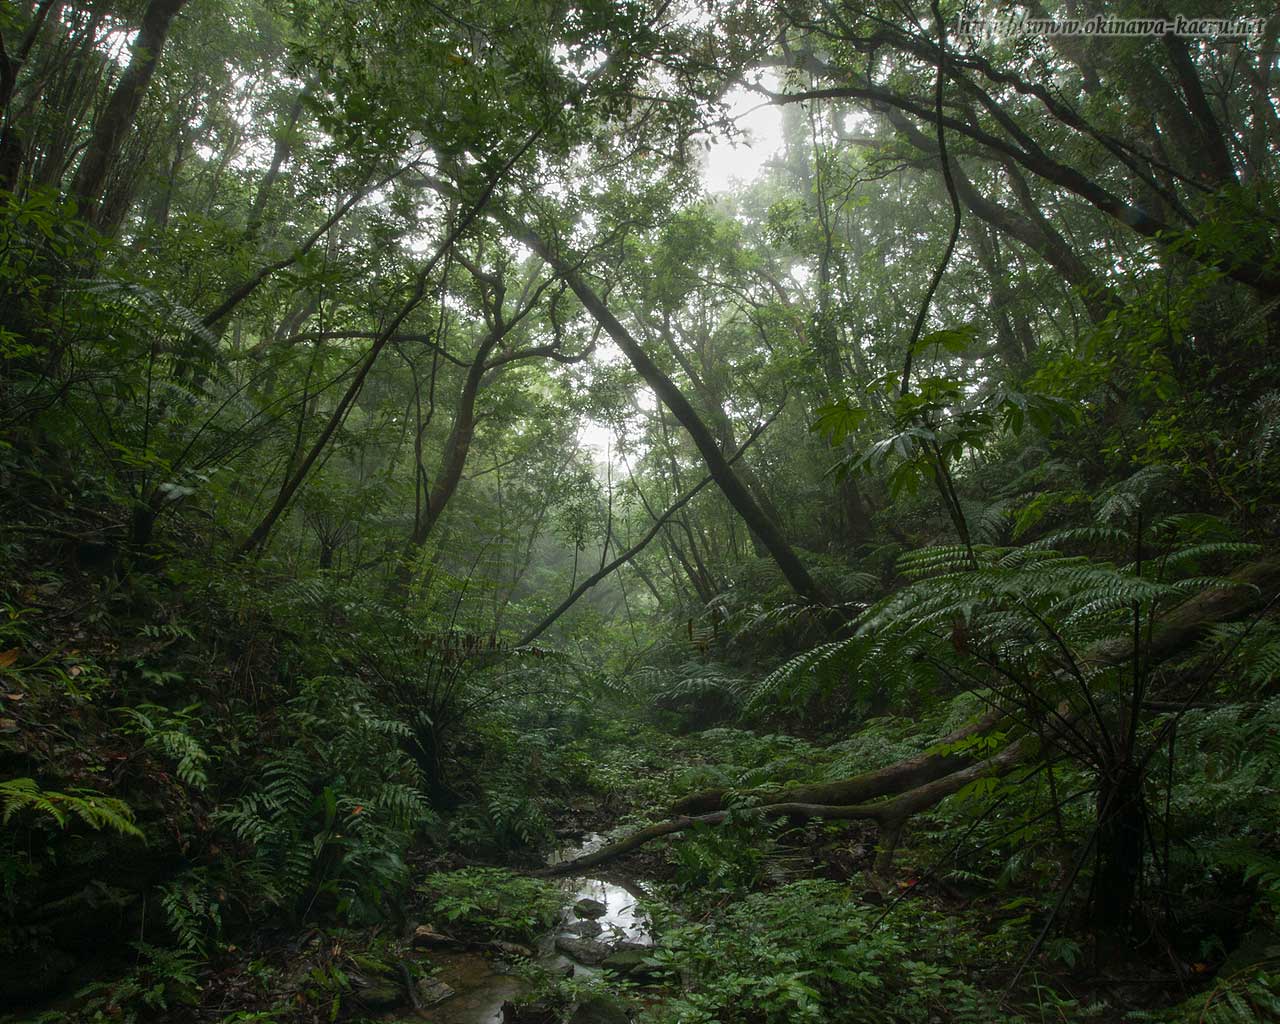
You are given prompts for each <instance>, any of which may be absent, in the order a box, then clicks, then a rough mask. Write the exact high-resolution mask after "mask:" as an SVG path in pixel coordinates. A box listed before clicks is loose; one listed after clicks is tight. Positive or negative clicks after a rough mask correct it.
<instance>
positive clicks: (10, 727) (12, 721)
mask: <svg viewBox="0 0 1280 1024" xmlns="http://www.w3.org/2000/svg"><path fill="white" fill-rule="evenodd" d="M17 731H18V720H17V719H16V718H0V732H17Z"/></svg>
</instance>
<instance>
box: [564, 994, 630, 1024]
mask: <svg viewBox="0 0 1280 1024" xmlns="http://www.w3.org/2000/svg"><path fill="white" fill-rule="evenodd" d="M630 1022H631V1018H630V1017H629V1016H628V1015H627V1010H626V1007H625V1006H624V1005H623V1004H622V1003H621V1002H619V1001H618V1000H617V999H615V998H613V996H608V995H604V994H603V993H595V994H592V995H589V996H584V997H583V999H582V1001H581V1002H580V1003H578V1005H577V1006H576V1007H574V1010H573V1013H572V1014H571V1015H570V1017H569V1020H568V1021H567V1024H630Z"/></svg>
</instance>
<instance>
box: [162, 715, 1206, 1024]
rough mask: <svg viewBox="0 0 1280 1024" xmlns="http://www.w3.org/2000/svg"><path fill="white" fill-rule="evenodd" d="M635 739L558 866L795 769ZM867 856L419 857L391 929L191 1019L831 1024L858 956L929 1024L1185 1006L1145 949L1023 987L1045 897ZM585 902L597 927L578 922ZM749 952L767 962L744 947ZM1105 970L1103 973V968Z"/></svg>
mask: <svg viewBox="0 0 1280 1024" xmlns="http://www.w3.org/2000/svg"><path fill="white" fill-rule="evenodd" d="M644 741H645V742H644V744H643V747H640V746H637V745H636V744H635V743H634V742H633V743H630V744H628V745H627V746H626V747H625V748H619V749H616V750H613V751H609V750H598V754H599V755H600V756H601V758H602V759H601V761H600V762H598V764H599V767H600V768H601V769H602V770H603V773H604V774H605V775H607V776H610V775H625V776H627V777H628V778H629V782H628V784H627V785H626V786H625V787H622V788H613V789H611V790H609V791H607V792H595V793H582V792H580V793H576V794H573V795H571V796H568V797H565V796H564V795H561V796H560V797H558V798H557V799H555V800H553V801H551V803H553V804H554V805H555V806H554V809H553V814H554V829H553V831H554V834H555V836H556V839H555V843H556V845H557V849H558V851H559V853H560V855H562V856H572V855H575V854H576V853H579V852H582V851H583V850H588V849H593V848H594V847H595V845H598V844H599V842H601V841H602V835H603V833H606V832H609V831H611V830H613V831H616V832H625V831H626V830H627V829H628V828H630V827H634V825H635V824H636V823H638V822H642V821H645V820H649V819H651V818H654V817H661V816H662V814H663V813H664V809H665V805H666V803H668V802H669V799H668V798H669V796H670V795H671V794H673V793H678V792H679V791H680V790H681V789H685V788H688V784H689V782H690V781H691V780H700V779H704V778H706V777H709V776H711V775H715V774H717V773H724V772H726V771H730V772H731V771H732V770H733V764H732V762H733V761H734V760H737V759H738V758H740V757H741V756H742V755H743V753H744V752H745V751H747V750H756V752H757V753H759V752H760V750H761V748H767V747H769V746H770V745H774V746H776V745H777V744H778V743H781V744H782V745H783V746H786V747H789V748H791V749H793V750H801V751H803V750H804V749H805V747H804V745H803V741H798V740H794V739H792V738H780V737H776V736H773V737H763V738H761V737H757V736H754V735H753V734H751V733H749V732H746V731H743V730H737V729H718V730H712V731H711V732H710V733H704V734H693V735H689V736H683V737H678V738H677V737H672V736H669V735H663V734H646V735H645V736H644ZM815 749H816V748H815ZM610 755H613V756H614V757H615V758H616V759H617V760H616V761H614V762H612V763H610V762H609V761H608V760H607V759H608V757H609V756H610ZM640 762H643V763H645V769H644V770H638V766H639V763H640ZM655 798H656V799H655ZM876 838H877V837H876V834H875V829H874V827H873V826H870V825H868V824H866V823H853V824H849V823H839V824H836V823H831V824H822V823H809V824H807V825H804V826H803V827H796V828H787V827H774V828H768V829H766V828H762V827H761V826H759V825H757V824H752V823H751V822H750V821H749V818H744V820H743V822H742V823H740V824H738V825H735V826H733V827H732V828H730V829H728V830H723V831H722V832H714V831H712V830H710V829H708V830H705V831H697V832H694V833H692V834H689V835H687V836H685V837H682V838H679V839H675V840H674V841H670V842H663V843H654V844H650V845H649V846H646V847H644V848H642V849H641V850H638V851H636V852H634V853H631V854H629V855H627V856H625V857H623V858H620V859H619V860H617V861H616V862H614V863H611V864H610V865H609V866H608V867H607V868H601V869H597V870H596V871H595V872H592V874H591V876H590V877H572V878H568V879H560V880H557V881H551V882H543V881H541V880H538V879H535V878H531V877H529V876H530V873H531V871H533V865H535V864H536V863H537V860H538V856H535V854H534V853H533V852H532V851H529V852H526V853H525V854H524V855H522V856H518V857H517V858H516V859H515V862H510V861H509V862H508V865H507V866H498V865H497V863H496V861H495V860H494V859H492V858H491V859H489V860H488V861H487V862H485V863H478V862H476V861H474V860H472V859H470V858H468V857H465V856H463V855H461V854H460V853H459V852H458V851H456V850H455V851H441V850H439V849H424V850H421V851H419V852H418V853H417V854H416V855H415V858H414V861H413V874H414V877H415V879H418V880H425V884H419V885H418V886H417V888H416V891H415V895H414V896H413V898H412V899H411V900H410V902H409V903H408V904H407V905H405V906H403V907H401V908H400V909H399V911H398V913H397V914H396V915H395V916H396V917H397V918H398V925H397V926H394V927H392V926H381V927H376V928H369V929H335V928H328V927H324V928H322V927H314V928H304V929H301V930H298V931H295V932H289V933H285V932H271V931H268V932H262V933H259V934H258V935H257V936H256V937H255V939H254V941H253V943H252V944H251V945H249V946H246V947H244V948H237V947H235V946H229V947H227V948H226V949H225V950H224V952H223V953H222V955H221V956H220V957H219V958H217V959H215V960H214V961H213V962H211V963H210V964H209V966H208V968H207V969H206V970H205V971H204V972H203V973H202V975H201V977H200V979H199V984H200V994H199V1000H198V1002H199V1009H200V1012H201V1014H202V1016H204V1017H205V1018H206V1019H209V1018H213V1019H219V1020H227V1021H238V1022H248V1021H274V1020H276V1019H284V1018H283V1017H279V1018H278V1017H277V1016H276V1015H280V1014H281V1012H282V1011H283V1010H286V1008H287V1010H288V1019H291V1020H301V1019H312V1020H316V1021H320V1020H326V1019H328V1020H337V1019H340V1020H361V1019H369V1020H381V1021H412V1020H421V1021H431V1022H436V1024H491V1022H493V1024H496V1022H505V1024H549V1022H552V1021H563V1020H568V1021H573V1022H575V1024H589V1022H597V1024H599V1022H605V1024H609V1022H616V1024H623V1022H625V1021H627V1020H629V1019H637V1018H639V1019H643V1020H653V1021H679V1022H683V1021H691V1022H692V1021H702V1020H708V1021H710V1020H724V1021H730V1020H732V1021H738V1020H742V1021H779V1022H782V1021H790V1020H797V1021H802V1020H814V1021H827V1020H841V1019H845V1016H844V1014H843V1013H842V1012H841V1011H840V1008H839V1007H837V1006H826V1007H825V1008H824V1001H823V999H822V997H821V993H822V992H824V991H826V990H828V989H829V987H830V985H829V983H830V982H831V981H833V980H834V981H839V982H842V983H847V982H848V979H847V978H845V977H844V976H843V972H844V971H845V970H846V969H847V968H846V967H843V966H842V965H841V964H840V962H839V956H834V957H833V951H834V950H837V949H847V948H850V947H852V946H853V945H860V952H859V955H860V956H861V957H862V958H863V959H864V960H867V961H868V962H870V963H872V964H874V963H876V962H877V961H880V962H883V963H884V966H885V968H886V975H889V974H893V973H895V972H894V971H890V970H888V968H889V964H888V962H887V959H888V957H890V956H893V957H899V958H901V962H900V963H899V964H898V965H896V969H897V970H898V971H900V970H901V967H902V964H904V963H905V965H906V966H907V970H908V975H910V974H911V973H916V974H918V977H919V982H920V984H919V990H920V995H921V998H923V999H925V1000H926V1001H927V1002H930V1003H933V1004H934V1006H935V1010H936V1013H935V1014H934V1015H933V1016H931V1017H928V1018H922V1019H934V1020H939V1021H944V1020H974V1021H983V1020H990V1021H1006V1020H1007V1021H1023V1020H1025V1021H1068V1020H1071V1021H1074V1020H1082V1021H1083V1020H1093V1021H1102V1022H1112V1021H1114V1022H1121V1021H1131V1020H1137V1019H1160V1018H1159V1017H1143V1016H1142V1015H1141V1013H1139V1015H1138V1016H1134V1012H1135V1011H1151V1010H1153V1009H1155V1008H1158V1007H1161V1006H1172V1005H1173V1004H1175V1003H1178V1002H1180V1001H1182V1000H1183V999H1186V998H1187V997H1188V996H1190V995H1192V994H1193V993H1192V992H1191V991H1190V990H1189V989H1188V988H1187V987H1186V986H1185V982H1181V981H1179V979H1177V978H1176V977H1174V976H1172V975H1171V972H1170V971H1169V968H1168V965H1167V964H1164V965H1161V964H1160V963H1159V962H1158V961H1156V960H1154V959H1153V958H1152V956H1151V955H1150V951H1149V950H1144V951H1143V952H1141V953H1140V954H1138V955H1136V956H1135V955H1131V954H1124V951H1123V950H1121V949H1120V948H1118V947H1115V948H1112V949H1111V950H1110V951H1106V950H1098V951H1087V952H1086V951H1083V950H1072V949H1071V948H1070V946H1068V945H1066V944H1065V943H1064V944H1059V945H1058V946H1056V947H1050V948H1051V949H1052V950H1053V952H1052V954H1051V955H1048V956H1046V955H1041V956H1039V957H1037V958H1036V961H1035V963H1034V964H1033V965H1032V967H1031V969H1030V970H1027V971H1022V972H1019V971H1018V970H1017V969H1018V965H1019V963H1020V961H1021V958H1022V954H1023V953H1024V952H1025V951H1026V950H1027V949H1029V948H1030V946H1031V943H1032V942H1033V939H1034V934H1035V932H1036V931H1037V930H1038V928H1039V926H1040V925H1041V923H1042V921H1043V919H1044V915H1043V912H1042V911H1041V910H1040V906H1041V904H1040V902H1039V899H1038V898H1039V897H1040V896H1042V895H1043V894H1042V893H1037V892H1035V890H1034V887H1033V886H1031V885H1023V886H1018V885H1008V884H1001V885H989V884H987V883H986V882H984V881H983V880H981V879H979V878H978V877H977V875H978V874H979V872H978V871H976V870H975V871H973V872H966V871H965V870H963V868H962V867H959V868H955V869H954V870H949V871H939V870H935V869H934V868H935V866H936V865H935V864H934V863H933V859H934V858H935V856H936V853H937V847H936V842H935V839H936V837H931V835H930V830H929V828H928V826H927V825H925V826H924V827H923V828H922V829H921V830H920V842H919V844H918V845H913V844H909V845H908V846H907V847H906V848H905V849H903V850H902V851H901V853H900V856H899V858H898V861H897V865H896V868H897V870H896V871H895V876H894V878H893V879H892V881H891V884H890V887H889V889H888V891H886V889H885V887H884V885H883V883H882V882H881V884H873V880H872V876H871V874H870V871H871V868H872V862H873V859H874V852H875V844H876ZM544 853H545V851H544ZM975 867H977V865H975ZM445 880H451V881H445ZM584 898H587V899H597V900H598V901H599V902H600V903H601V904H603V909H601V908H595V907H590V906H588V907H586V908H585V910H584V908H583V907H582V905H581V904H580V901H581V900H582V899H584ZM832 910H835V911H836V912H837V914H836V916H837V917H842V918H843V919H844V922H843V926H841V925H840V924H839V923H837V922H836V921H835V920H834V919H833V916H832V914H831V913H830V911H832ZM601 926H602V927H603V932H601V931H599V930H597V928H598V927H601ZM619 926H620V927H619ZM878 934H879V935H882V936H883V950H882V951H880V952H877V943H878V942H879V941H880V940H878V939H877V935H878ZM566 940H567V942H566ZM752 943H763V944H764V945H765V946H766V947H768V948H766V949H764V950H763V951H762V950H761V949H758V948H757V949H748V948H747V946H748V945H750V944H752ZM1090 953H1092V954H1093V956H1090V955H1089V954H1090ZM618 954H621V955H618ZM1122 954H1124V955H1122ZM1099 955H1106V956H1109V957H1110V958H1111V959H1110V962H1109V963H1107V964H1105V965H1104V966H1102V967H1099V965H1098V964H1097V963H1096V962H1095V961H1094V959H1093V958H1094V957H1096V956H1099ZM606 957H607V958H608V959H606ZM602 961H604V963H603V965H602ZM786 966H789V967H790V968H791V972H792V974H793V975H794V977H795V978H797V979H806V980H805V981H804V982H803V983H801V985H800V987H798V988H795V989H793V990H792V991H787V988H786V985H785V984H783V983H782V981H781V977H782V975H781V972H780V973H779V978H780V982H779V987H778V991H777V993H776V998H775V1000H774V1004H773V1005H769V1004H768V1003H767V1002H766V1003H765V1004H763V1005H754V1004H753V1005H750V1006H748V1005H746V1004H745V1003H744V1004H742V1005H738V1003H737V998H738V997H737V995H736V994H735V984H738V982H739V980H740V972H746V971H749V970H756V971H761V970H775V971H780V968H783V967H786ZM1015 974H1020V978H1019V979H1018V981H1017V983H1016V985H1015V987H1014V988H1013V989H1012V991H1006V989H1007V988H1008V987H1009V986H1010V982H1011V981H1014V979H1015ZM809 979H812V980H809ZM899 980H902V979H899ZM864 983H865V984H864V986H863V989H864V990H863V991H862V994H861V997H862V998H865V999H867V1000H871V1001H874V1000H877V999H886V1000H887V999H899V998H901V997H902V992H901V991H895V979H894V978H892V977H885V978H871V979H864ZM854 991H855V992H856V991H858V988H857V986H854ZM810 994H812V998H811V997H810ZM752 998H753V999H754V1000H756V1001H757V1002H758V996H753V997H752ZM948 1000H953V1001H954V1000H959V1003H956V1002H952V1003H950V1004H948ZM717 1007H719V1008H720V1009H719V1010H717ZM829 1011H834V1012H829ZM184 1012H185V1011H184ZM708 1014H710V1016H708ZM179 1016H181V1015H179ZM173 1019H175V1020H176V1019H178V1018H177V1017H175V1018H173ZM849 1019H862V1018H861V1017H857V1018H849ZM886 1019H887V1018H886ZM895 1019H896V1018H895Z"/></svg>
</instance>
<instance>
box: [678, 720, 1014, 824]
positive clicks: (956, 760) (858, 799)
mask: <svg viewBox="0 0 1280 1024" xmlns="http://www.w3.org/2000/svg"><path fill="white" fill-rule="evenodd" d="M1004 718H1005V714H1004V712H1002V711H991V712H988V713H987V714H985V715H983V716H982V717H981V718H979V719H978V720H977V721H974V722H970V723H969V724H968V725H965V726H963V727H961V728H959V729H957V730H956V731H955V732H953V733H950V734H949V735H947V736H943V737H942V738H941V739H939V740H938V741H937V742H936V743H934V744H933V745H932V747H931V749H933V748H936V747H945V746H950V745H952V744H955V743H959V742H960V741H962V740H966V739H968V738H969V737H971V736H977V735H978V734H979V733H984V732H986V731H987V730H988V729H992V728H994V727H995V726H996V725H998V724H1000V722H1001V721H1002V720H1003V719H1004ZM972 763H973V757H972V755H969V754H947V755H943V756H938V755H936V754H931V753H929V751H924V752H923V753H920V754H916V755H915V756H914V757H909V758H907V759H906V760H903V761H898V762H896V763H895V764H891V765H887V766H886V767H884V768H877V769H876V770H874V771H870V772H864V773H863V774H861V775H855V776H853V777H852V778H848V779H837V780H836V781H834V782H818V783H814V784H812V785H807V786H793V787H792V788H790V789H784V790H775V791H773V792H767V791H766V792H759V791H757V792H754V793H747V794H744V795H746V796H752V797H756V798H758V799H760V801H761V802H762V803H764V804H778V803H796V804H860V803H865V802H866V801H868V800H875V799H877V798H878V797H882V796H889V795H890V794H893V793H901V792H902V791H903V790H906V789H911V788H914V787H916V786H922V785H924V784H925V783H927V782H931V781H932V780H934V779H940V778H943V777H944V776H947V775H950V774H951V773H952V772H955V771H958V770H960V769H961V768H964V767H965V766H966V765H969V764H972ZM728 792H729V791H728V790H727V789H704V790H700V791H699V792H697V793H690V794H689V795H688V796H685V797H682V798H681V799H679V800H677V801H676V802H675V803H674V804H672V806H671V813H672V814H675V815H689V814H706V813H709V812H711V811H715V810H719V809H720V807H721V805H722V803H723V801H724V797H725V795H726V794H727V793H728Z"/></svg>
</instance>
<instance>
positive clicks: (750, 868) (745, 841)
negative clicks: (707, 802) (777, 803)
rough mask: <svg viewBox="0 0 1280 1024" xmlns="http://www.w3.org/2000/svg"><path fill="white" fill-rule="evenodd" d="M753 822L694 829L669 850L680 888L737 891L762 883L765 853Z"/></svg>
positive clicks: (702, 890)
mask: <svg viewBox="0 0 1280 1024" xmlns="http://www.w3.org/2000/svg"><path fill="white" fill-rule="evenodd" d="M755 839H756V835H755V829H754V827H753V825H752V823H751V822H750V820H749V816H748V820H746V821H739V822H738V825H737V827H735V825H734V824H731V823H725V824H724V825H722V826H718V827H710V826H706V825H701V824H699V825H695V826H694V828H693V829H692V830H691V831H689V832H688V833H686V834H685V835H684V836H682V837H681V838H680V839H678V840H676V841H675V842H673V843H672V844H671V845H670V846H669V847H668V854H669V857H670V859H671V861H672V862H673V863H674V865H675V882H676V885H677V886H679V887H680V888H682V889H685V890H693V891H699V892H708V893H721V892H734V891H740V890H744V889H747V888H749V887H750V886H751V885H752V884H753V883H755V882H757V881H759V879H760V877H761V871H762V870H763V866H764V858H765V851H764V850H763V849H762V848H761V846H760V844H759V843H758V842H756V841H755Z"/></svg>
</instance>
